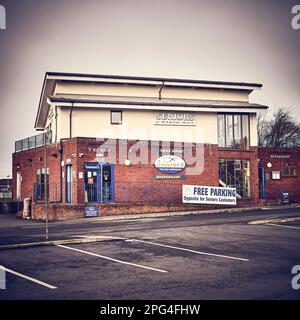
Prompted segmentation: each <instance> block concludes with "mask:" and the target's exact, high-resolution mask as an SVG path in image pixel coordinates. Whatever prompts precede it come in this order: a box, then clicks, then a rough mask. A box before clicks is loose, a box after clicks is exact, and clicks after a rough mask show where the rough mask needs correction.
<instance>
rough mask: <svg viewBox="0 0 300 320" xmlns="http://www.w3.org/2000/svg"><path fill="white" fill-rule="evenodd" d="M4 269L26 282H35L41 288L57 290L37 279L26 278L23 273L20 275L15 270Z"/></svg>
mask: <svg viewBox="0 0 300 320" xmlns="http://www.w3.org/2000/svg"><path fill="white" fill-rule="evenodd" d="M2 269H4V270H5V271H6V272H9V273H11V274H14V275H15V276H18V277H20V278H23V279H26V280H29V281H31V282H34V283H37V284H39V285H41V286H44V287H46V288H48V289H57V287H54V286H52V285H51V284H48V283H46V282H43V281H40V280H37V279H34V278H31V277H28V276H25V274H22V273H19V272H16V271H14V270H11V269H8V268H5V267H2Z"/></svg>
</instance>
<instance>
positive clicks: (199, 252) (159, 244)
mask: <svg viewBox="0 0 300 320" xmlns="http://www.w3.org/2000/svg"><path fill="white" fill-rule="evenodd" d="M126 241H127V242H131V241H132V242H142V243H147V244H151V245H154V246H159V247H165V248H170V249H176V250H181V251H187V252H192V253H195V254H200V255H206V256H213V257H219V258H226V259H233V260H240V261H249V259H244V258H237V257H232V256H225V255H222V254H216V253H209V252H203V251H196V250H191V249H186V248H180V247H175V246H170V245H166V244H161V243H154V242H150V241H144V240H138V239H129V240H126Z"/></svg>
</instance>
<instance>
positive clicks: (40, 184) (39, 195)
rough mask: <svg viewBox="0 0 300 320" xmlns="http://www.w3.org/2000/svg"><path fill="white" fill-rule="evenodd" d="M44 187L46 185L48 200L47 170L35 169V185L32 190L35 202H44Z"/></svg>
mask: <svg viewBox="0 0 300 320" xmlns="http://www.w3.org/2000/svg"><path fill="white" fill-rule="evenodd" d="M46 185H47V195H48V198H49V168H47V170H45V168H43V169H37V172H36V183H35V188H34V189H35V190H34V198H35V200H39V201H45V195H46Z"/></svg>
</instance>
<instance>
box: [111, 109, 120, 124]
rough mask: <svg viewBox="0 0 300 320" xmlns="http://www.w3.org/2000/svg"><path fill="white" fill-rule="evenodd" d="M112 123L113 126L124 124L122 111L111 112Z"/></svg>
mask: <svg viewBox="0 0 300 320" xmlns="http://www.w3.org/2000/svg"><path fill="white" fill-rule="evenodd" d="M110 123H111V124H122V111H111V112H110Z"/></svg>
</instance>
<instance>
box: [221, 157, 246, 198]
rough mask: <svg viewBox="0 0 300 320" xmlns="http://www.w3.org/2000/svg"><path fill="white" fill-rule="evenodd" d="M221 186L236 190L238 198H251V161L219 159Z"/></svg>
mask: <svg viewBox="0 0 300 320" xmlns="http://www.w3.org/2000/svg"><path fill="white" fill-rule="evenodd" d="M219 184H220V186H222V187H231V188H236V192H237V195H238V197H241V198H250V161H249V160H239V159H219Z"/></svg>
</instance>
